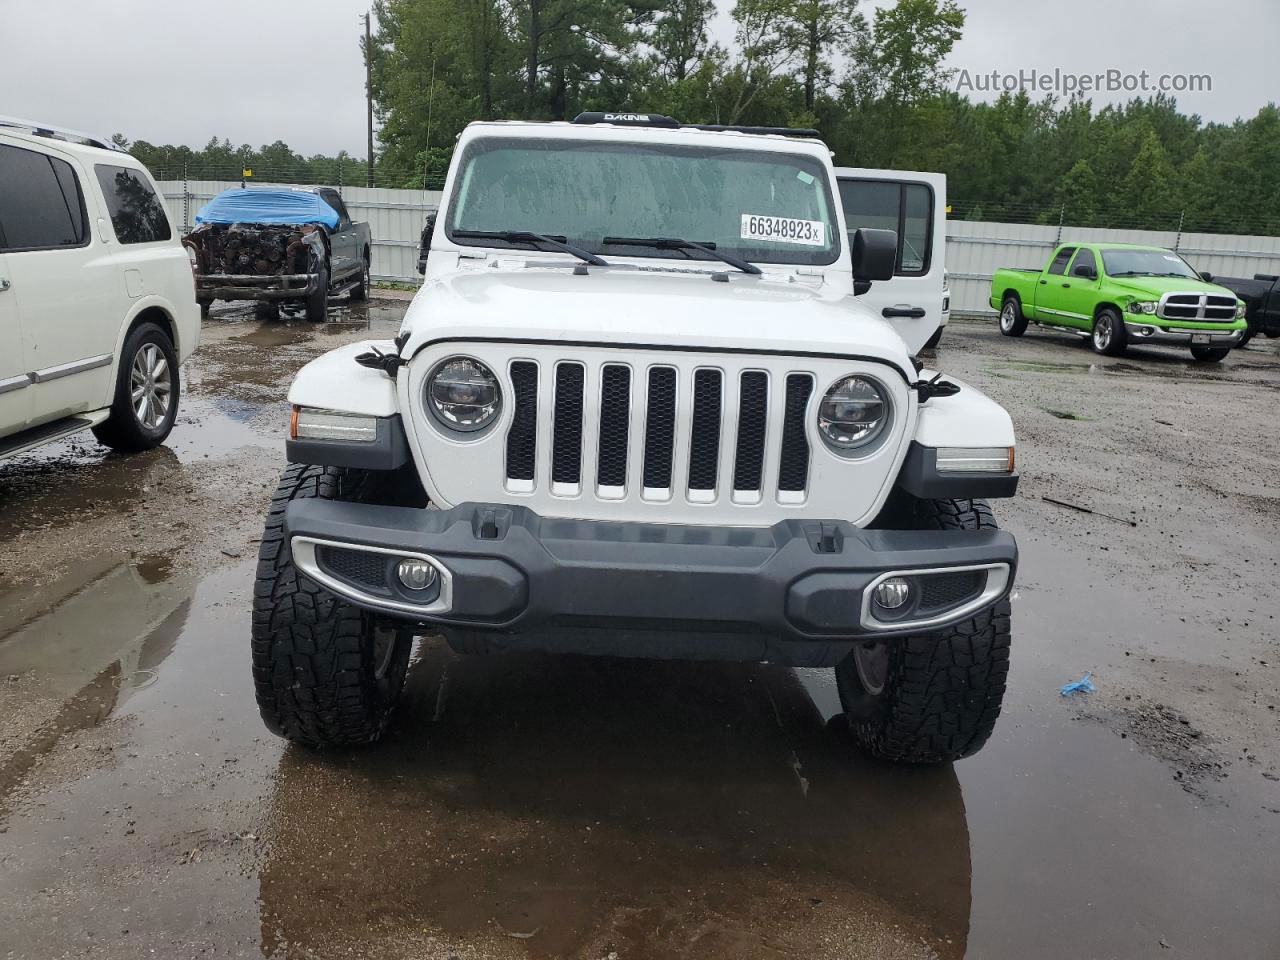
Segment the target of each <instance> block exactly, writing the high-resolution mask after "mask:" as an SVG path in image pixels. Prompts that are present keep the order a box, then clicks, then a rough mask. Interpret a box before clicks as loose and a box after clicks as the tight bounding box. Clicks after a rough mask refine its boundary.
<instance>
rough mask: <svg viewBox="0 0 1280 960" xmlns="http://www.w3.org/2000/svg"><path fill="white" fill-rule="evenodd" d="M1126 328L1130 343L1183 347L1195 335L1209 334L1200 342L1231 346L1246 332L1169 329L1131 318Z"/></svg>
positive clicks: (1217, 345) (1125, 324) (1125, 323)
mask: <svg viewBox="0 0 1280 960" xmlns="http://www.w3.org/2000/svg"><path fill="white" fill-rule="evenodd" d="M1124 328H1125V332H1126V333H1127V334H1128V335H1129V342H1130V343H1166V344H1175V345H1177V346H1183V347H1189V346H1191V343H1192V339H1191V338H1192V337H1193V336H1207V337H1208V338H1209V340H1208V342H1207V343H1206V342H1204V341H1199V342H1198V343H1199V344H1203V345H1204V346H1209V347H1230V346H1234V345H1235V344H1236V343H1238V342H1239V341H1240V337H1241V336H1242V335H1243V334H1244V331H1243V330H1223V331H1218V330H1183V329H1168V328H1166V327H1161V326H1159V325H1157V324H1156V323H1140V322H1139V323H1135V322H1133V321H1131V320H1126V321H1125V322H1124Z"/></svg>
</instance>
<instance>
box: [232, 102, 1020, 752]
mask: <svg viewBox="0 0 1280 960" xmlns="http://www.w3.org/2000/svg"><path fill="white" fill-rule="evenodd" d="M836 182H837V174H836V171H835V170H834V169H833V168H832V166H831V156H830V152H829V151H828V149H827V147H826V145H825V144H823V143H822V142H821V141H820V140H818V139H817V135H816V134H815V133H813V132H811V131H794V130H779V129H772V128H770V129H762V128H742V127H737V128H725V127H699V126H687V125H682V124H680V123H678V122H676V121H675V120H672V119H670V118H666V117H653V116H650V115H644V114H621V115H619V114H584V115H583V116H581V117H579V118H578V119H577V120H576V121H575V122H573V123H550V124H546V123H543V124H539V123H523V122H493V123H476V124H472V125H471V126H469V127H467V129H466V130H465V131H464V132H463V134H462V136H461V137H460V138H459V141H458V145H457V149H456V150H455V151H454V155H453V162H452V165H451V166H450V169H449V175H448V178H447V180H446V183H445V190H444V197H445V199H444V202H443V203H442V204H441V207H440V212H439V216H438V217H437V218H436V220H435V222H434V224H433V228H432V234H431V236H430V245H429V249H428V251H427V263H426V282H425V284H424V285H423V287H422V290H421V291H419V293H418V295H417V296H416V297H415V298H414V301H413V303H412V305H411V306H410V307H409V309H408V311H407V313H406V315H405V318H404V324H403V326H402V327H401V330H400V333H399V336H397V337H396V338H395V340H394V341H385V342H366V343H362V344H356V345H351V346H349V347H342V348H339V349H337V350H334V351H332V352H330V353H328V354H325V355H324V356H322V357H319V358H318V359H316V360H313V361H312V362H311V363H310V364H308V365H307V366H306V367H305V368H304V369H303V370H302V371H301V372H300V373H299V374H298V377H297V379H296V380H295V381H294V383H293V386H292V388H291V389H290V391H289V399H290V401H291V402H292V404H293V405H294V413H293V424H292V431H291V433H292V436H291V439H290V440H289V442H288V444H287V448H286V449H287V455H288V458H289V460H290V461H291V462H292V465H291V466H290V467H289V468H288V469H287V470H286V472H285V475H284V477H283V479H282V480H281V483H280V486H279V490H278V492H277V494H276V497H275V499H274V500H273V502H272V505H271V508H270V510H269V513H268V515H267V522H266V530H265V532H264V533H263V537H262V548H261V553H260V561H259V566H258V574H257V578H258V579H257V584H256V586H255V589H254V607H253V664H254V680H255V684H256V688H257V698H258V704H259V707H260V708H261V711H262V715H263V718H264V719H265V721H266V723H267V725H268V726H269V728H270V729H272V730H274V731H276V732H277V733H280V734H282V735H284V736H286V737H289V738H291V739H293V740H296V741H298V742H301V743H305V744H311V745H326V744H340V743H354V742H361V741H369V740H373V739H376V738H377V737H378V736H380V735H381V733H382V732H383V730H384V729H385V727H386V723H387V720H388V717H389V716H390V712H391V709H392V707H393V706H394V704H395V701H396V697H397V695H398V694H399V692H400V690H401V688H402V686H403V684H404V679H405V670H406V667H407V664H408V661H409V655H410V646H411V643H412V638H413V635H414V634H423V633H442V634H443V635H444V638H445V639H446V640H447V641H448V643H449V644H450V646H452V647H453V649H454V650H455V651H458V652H460V653H464V654H496V653H500V652H502V651H507V650H537V651H552V652H564V653H588V654H598V655H608V656H634V657H661V658H682V659H694V660H705V659H720V660H738V661H759V660H764V661H770V662H773V663H780V664H791V665H794V666H807V667H820V666H827V667H834V668H835V671H836V673H835V682H836V687H837V689H838V690H839V693H840V696H841V698H842V700H843V703H844V707H845V716H846V718H847V720H848V723H849V725H850V728H851V730H852V732H853V734H854V736H855V737H856V739H857V740H858V742H860V743H861V744H862V745H863V746H864V747H865V748H866V749H867V750H869V751H870V752H871V753H873V754H876V755H878V756H882V757H888V758H892V759H895V760H902V761H910V762H937V761H948V760H954V759H956V758H958V757H964V756H968V755H969V754H971V753H973V752H974V751H976V750H977V749H978V748H979V747H981V746H982V744H983V743H984V742H985V741H986V739H987V737H988V736H989V735H990V733H991V731H992V728H993V725H994V724H995V720H996V717H997V715H998V714H999V712H1000V703H1001V699H1002V697H1003V694H1004V686H1005V678H1006V675H1007V672H1008V666H1009V659H1008V658H1009V646H1010V637H1011V634H1010V622H1009V615H1010V605H1009V591H1010V588H1011V586H1012V584H1013V578H1014V573H1015V570H1016V566H1017V556H1018V554H1017V546H1016V544H1015V543H1014V539H1013V537H1012V536H1010V535H1009V534H1008V533H1007V532H1004V531H1001V530H999V529H997V527H996V522H995V518H994V515H993V514H992V512H991V509H990V507H989V506H988V505H987V503H986V502H985V501H984V499H979V498H994V497H1010V496H1013V495H1014V492H1015V490H1016V488H1017V483H1018V478H1017V475H1016V474H1015V472H1014V446H1015V440H1014V432H1013V424H1012V421H1011V420H1010V418H1009V415H1008V414H1007V413H1006V412H1005V411H1004V410H1002V409H1001V408H1000V407H999V406H998V405H997V404H996V403H994V402H993V401H991V400H989V399H988V398H987V397H984V396H983V395H982V394H981V393H979V392H978V391H977V390H975V389H974V388H972V387H970V386H967V385H965V384H962V383H959V382H949V381H945V380H942V379H941V378H940V376H939V375H937V374H935V373H934V372H932V371H929V370H926V369H924V365H923V362H922V361H920V360H918V359H917V358H916V357H915V353H916V351H917V350H919V349H920V348H921V347H922V346H923V345H924V343H925V342H926V341H927V340H928V339H929V337H930V336H932V334H933V332H934V331H935V330H936V329H937V326H938V322H939V316H938V312H937V311H935V313H934V315H933V316H929V313H928V310H927V309H924V308H923V307H922V306H921V305H922V304H924V303H926V302H930V303H932V302H933V300H932V299H928V300H926V298H932V297H934V296H935V294H936V293H939V292H940V290H941V277H940V276H936V277H934V278H933V279H932V280H930V284H933V283H934V281H936V286H929V287H928V288H927V289H926V287H925V285H924V280H923V279H921V278H923V277H925V276H926V275H928V274H929V273H930V272H931V271H930V270H929V269H926V266H934V265H937V266H940V265H938V264H936V261H935V263H934V264H928V263H926V258H925V257H923V256H921V255H920V254H921V253H923V251H924V250H926V249H927V246H928V243H929V242H930V240H929V236H930V231H929V230H928V229H927V225H926V228H925V229H923V230H917V231H916V232H915V234H914V237H915V238H916V239H915V240H912V236H913V235H912V234H911V224H910V223H908V224H907V232H908V240H910V241H911V246H912V249H913V250H914V251H915V253H914V254H913V256H915V265H914V267H912V268H911V270H909V271H907V272H915V273H917V274H920V275H921V276H920V277H917V278H914V279H916V280H919V282H920V287H919V288H918V289H916V288H912V287H908V286H907V285H906V284H904V282H903V281H904V278H903V277H902V276H901V275H900V274H901V273H902V272H903V270H902V269H901V268H902V267H903V266H911V265H910V263H909V261H908V260H907V259H906V258H905V257H904V254H903V247H902V246H901V245H900V244H899V242H898V231H897V230H884V229H875V228H873V227H859V228H858V229H855V230H854V231H853V232H852V233H846V224H847V222H848V221H847V218H846V215H845V213H844V211H843V210H842V209H841V206H840V205H839V204H838V202H837V199H836V198H837V197H838V196H839V194H838V192H837V186H836ZM891 191H892V192H893V196H894V197H895V198H896V197H898V196H900V194H901V192H902V191H901V190H900V189H899V188H898V187H897V186H894V187H892V188H891ZM936 192H940V191H935V193H936ZM894 202H896V200H895V201H894ZM903 209H905V208H903ZM893 216H894V217H896V220H894V221H892V222H893V225H894V226H895V227H896V226H900V225H901V224H902V221H903V217H904V214H903V213H902V212H898V213H895V214H894V215H893ZM908 219H909V218H908ZM932 233H933V236H934V237H935V238H937V237H940V233H941V231H940V230H937V229H935V230H933V232H932ZM905 279H907V280H911V279H913V278H905ZM895 285H897V286H896V288H895ZM869 295H870V296H869ZM881 296H883V297H884V301H883V302H884V304H885V305H881V304H879V303H877V302H876V298H877V297H881ZM908 298H910V299H908ZM913 304H914V307H913V306H912V305H913ZM899 305H900V306H899ZM939 310H940V303H939Z"/></svg>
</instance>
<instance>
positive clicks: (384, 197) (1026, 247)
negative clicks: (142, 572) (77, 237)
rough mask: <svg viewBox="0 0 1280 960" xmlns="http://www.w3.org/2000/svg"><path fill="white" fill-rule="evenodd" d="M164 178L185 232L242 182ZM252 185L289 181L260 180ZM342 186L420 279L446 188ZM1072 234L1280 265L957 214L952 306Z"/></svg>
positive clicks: (1243, 242) (1237, 241) (378, 272)
mask: <svg viewBox="0 0 1280 960" xmlns="http://www.w3.org/2000/svg"><path fill="white" fill-rule="evenodd" d="M159 185H160V189H161V191H162V192H163V194H164V198H165V200H166V202H167V203H168V204H169V212H170V215H171V216H172V217H173V220H174V222H175V223H177V224H185V226H184V228H183V229H184V232H185V231H186V230H189V229H190V227H191V225H192V224H194V222H195V215H196V212H197V211H198V210H199V209H200V207H202V206H203V205H204V204H205V203H207V202H208V201H209V200H211V199H212V198H213V197H214V196H215V195H217V194H218V193H221V192H222V191H223V190H226V189H228V188H231V187H237V186H239V183H238V182H222V181H212V180H190V181H186V182H185V183H184V182H183V181H182V180H164V181H160V184H159ZM253 185H254V186H287V185H283V184H280V185H277V184H265V183H256V182H255V183H254V184H253ZM341 192H342V198H343V200H344V201H345V202H346V205H347V210H348V211H349V212H350V213H351V216H352V217H353V218H355V219H356V220H365V221H368V223H369V230H370V233H371V234H372V236H373V251H372V252H373V270H372V273H373V276H374V279H375V280H384V281H393V282H397V283H408V284H415V285H416V284H417V283H418V282H419V281H420V279H421V278H420V277H419V276H418V273H417V266H418V241H419V239H420V237H421V234H422V226H423V223H424V222H425V220H426V216H427V213H428V212H430V211H432V210H435V209H437V208H438V207H439V205H440V198H441V193H440V191H438V190H393V189H386V188H381V187H347V186H344V187H342V189H341ZM1072 241H1080V242H1083V241H1093V242H1096V243H1143V244H1150V245H1152V246H1157V247H1169V248H1172V249H1176V250H1178V251H1179V252H1181V253H1182V254H1183V256H1185V257H1186V258H1187V259H1188V260H1189V261H1190V262H1191V264H1192V265H1193V266H1194V267H1195V268H1196V269H1197V270H1208V271H1209V272H1211V273H1216V274H1220V275H1222V276H1232V277H1251V276H1253V275H1254V274H1255V273H1280V237H1250V236H1235V235H1231V234H1212V233H1181V234H1180V233H1177V232H1173V231H1169V232H1163V231H1157V230H1101V229H1097V230H1095V229H1089V228H1084V227H1070V226H1063V227H1058V226H1042V225H1038V224H1029V223H998V222H983V221H974V220H950V221H948V222H947V251H946V256H947V271H948V273H949V274H950V275H951V310H952V313H954V314H957V315H961V316H963V315H966V314H969V315H986V314H994V313H995V311H994V310H992V309H991V307H990V305H989V304H988V302H987V298H988V297H989V296H990V291H991V277H992V274H994V273H995V272H996V270H998V269H999V268H1000V267H1040V266H1043V265H1044V263H1045V261H1046V260H1048V258H1049V254H1050V253H1052V252H1053V249H1054V248H1055V247H1056V246H1058V245H1059V244H1060V243H1070V242H1072Z"/></svg>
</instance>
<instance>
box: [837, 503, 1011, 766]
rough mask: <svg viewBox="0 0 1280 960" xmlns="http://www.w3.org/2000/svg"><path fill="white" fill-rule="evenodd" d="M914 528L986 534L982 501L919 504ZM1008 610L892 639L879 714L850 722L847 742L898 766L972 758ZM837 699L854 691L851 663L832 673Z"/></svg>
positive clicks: (995, 698) (1004, 605)
mask: <svg viewBox="0 0 1280 960" xmlns="http://www.w3.org/2000/svg"><path fill="white" fill-rule="evenodd" d="M915 514H916V525H915V527H914V528H915V529H919V530H935V529H937V530H994V529H996V528H997V525H996V522H995V517H994V515H993V514H992V512H991V508H990V507H989V506H988V505H987V504H986V503H985V502H984V501H982V500H922V501H919V502H918V504H917V506H916V510H915ZM1009 646H1010V607H1009V601H1008V600H1002V601H1000V602H999V603H998V604H996V605H995V606H994V607H992V608H990V609H988V610H986V611H984V612H982V613H980V614H978V615H977V616H975V617H973V618H971V619H970V620H967V621H965V622H963V623H960V624H957V625H956V626H953V627H951V628H949V629H946V630H941V631H937V632H934V633H928V634H921V635H919V636H912V637H907V638H904V639H901V640H896V641H892V643H891V659H890V667H889V676H888V682H887V684H886V687H885V692H884V693H883V694H882V695H881V696H882V697H884V698H886V699H885V709H884V710H883V711H882V712H881V713H879V714H878V715H876V716H873V717H869V718H866V717H855V716H853V714H852V711H850V710H849V704H848V702H846V713H847V714H849V724H850V729H851V731H852V733H853V736H854V739H855V740H856V741H857V742H858V743H859V745H860V746H861V747H862V748H863V749H864V750H865V751H867V752H868V753H870V754H872V755H873V756H877V757H880V758H883V759H887V760H894V761H898V762H906V763H942V762H948V761H953V760H958V759H961V758H963V757H967V756H971V755H972V754H974V753H976V752H977V751H978V750H979V749H981V748H982V746H983V745H984V744H985V743H986V742H987V739H988V738H989V737H990V736H991V732H992V730H993V729H994V728H995V724H996V719H997V718H998V717H999V716H1000V707H1001V703H1002V702H1003V700H1004V692H1005V684H1006V681H1007V678H1008V673H1009ZM836 673H837V679H838V681H839V682H838V683H837V686H838V687H839V688H840V693H841V696H842V698H843V697H844V695H845V693H846V691H847V690H848V689H855V690H857V689H860V688H861V685H860V683H859V681H858V679H857V671H856V668H855V667H854V664H853V658H852V657H849V658H847V659H846V660H844V661H843V662H842V663H841V664H840V665H839V666H838V667H836Z"/></svg>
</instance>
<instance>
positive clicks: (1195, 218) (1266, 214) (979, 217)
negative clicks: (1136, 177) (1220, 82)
mask: <svg viewBox="0 0 1280 960" xmlns="http://www.w3.org/2000/svg"><path fill="white" fill-rule="evenodd" d="M950 203H951V211H950V219H952V220H972V221H985V222H992V221H994V222H999V223H1024V224H1035V225H1037V226H1042V227H1068V226H1071V227H1085V228H1091V229H1098V230H1156V231H1160V232H1164V233H1175V234H1184V233H1222V234H1233V235H1247V236H1256V237H1276V236H1280V210H1256V211H1252V212H1250V213H1249V214H1247V215H1237V216H1223V215H1220V214H1215V213H1212V212H1209V213H1206V212H1205V211H1200V210H1188V209H1167V210H1159V211H1146V212H1144V211H1135V210H1133V209H1130V208H1127V207H1108V206H1105V205H1089V204H1087V205H1079V204H1072V205H1066V204H1025V203H1006V202H1004V201H1001V200H970V199H960V200H951V201H950Z"/></svg>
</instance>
